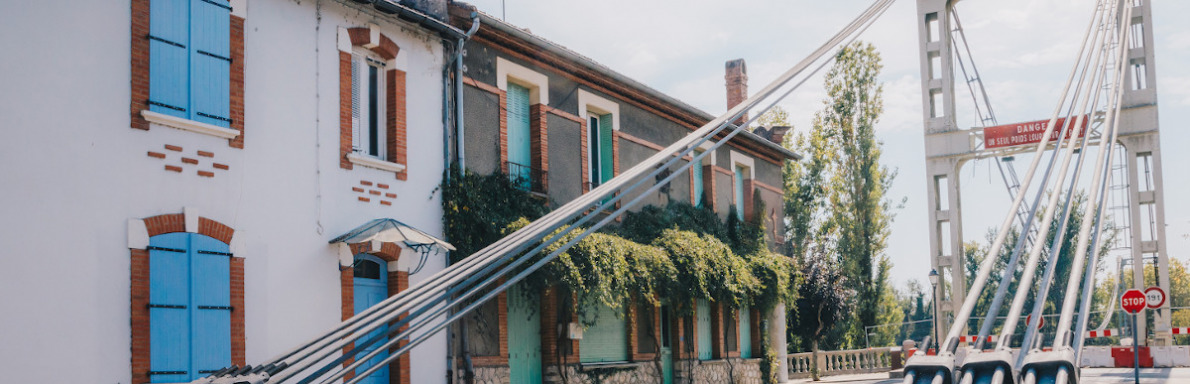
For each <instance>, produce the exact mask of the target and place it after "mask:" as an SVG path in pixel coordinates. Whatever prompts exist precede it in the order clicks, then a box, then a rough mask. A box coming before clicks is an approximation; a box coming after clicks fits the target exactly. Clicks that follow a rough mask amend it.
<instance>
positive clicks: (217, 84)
mask: <svg viewBox="0 0 1190 384" xmlns="http://www.w3.org/2000/svg"><path fill="white" fill-rule="evenodd" d="M227 3H228V1H227V0H209V1H208V0H192V1H191V15H190V36H191V42H192V44H191V51H190V61H191V70H190V91H191V92H190V94H191V95H190V97H191V101H192V102H191V107H192V108H191V109H193V113H191V115H190V119H191V120H194V121H198V122H203V123H207V124H212V125H217V126H220V127H228V126H230V125H231V107H230V105H231V101H230V97H231V77H230V76H231V47H230V43H231V17H230V16H231V7H230V6H228V5H227Z"/></svg>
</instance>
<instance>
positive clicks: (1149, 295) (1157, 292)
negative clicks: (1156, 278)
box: [1145, 287, 1165, 309]
mask: <svg viewBox="0 0 1190 384" xmlns="http://www.w3.org/2000/svg"><path fill="white" fill-rule="evenodd" d="M1145 305H1147V306H1148V307H1149V309H1157V308H1161V306H1162V305H1165V290H1164V289H1161V287H1149V288H1148V289H1145Z"/></svg>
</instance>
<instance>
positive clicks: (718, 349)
mask: <svg viewBox="0 0 1190 384" xmlns="http://www.w3.org/2000/svg"><path fill="white" fill-rule="evenodd" d="M726 346H727V345H726V343H724V340H723V306H721V305H719V303H716V302H711V358H714V359H723V358H726V357H727V348H726Z"/></svg>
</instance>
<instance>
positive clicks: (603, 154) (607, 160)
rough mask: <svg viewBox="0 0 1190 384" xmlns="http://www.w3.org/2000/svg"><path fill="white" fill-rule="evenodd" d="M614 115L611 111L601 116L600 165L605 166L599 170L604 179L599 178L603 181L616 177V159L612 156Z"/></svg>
mask: <svg viewBox="0 0 1190 384" xmlns="http://www.w3.org/2000/svg"><path fill="white" fill-rule="evenodd" d="M614 117H615V116H612V114H610V113H609V114H606V115H603V116H599V167H600V168H603V169H602V170H600V171H599V175H600V176H601V177H602V180H599V181H600V182H601V183H602V182H606V181H608V180H611V179H612V177H615V167H614V164H615V163H614V161H615V160H614V159H613V158H612V149H613V148H612V140H613V132H612V127H613V125H612V119H613V118H614Z"/></svg>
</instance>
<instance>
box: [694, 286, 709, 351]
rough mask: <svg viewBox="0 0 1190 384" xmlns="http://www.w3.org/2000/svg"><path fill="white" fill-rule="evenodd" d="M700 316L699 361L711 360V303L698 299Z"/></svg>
mask: <svg viewBox="0 0 1190 384" xmlns="http://www.w3.org/2000/svg"><path fill="white" fill-rule="evenodd" d="M695 316H698V320H697V321H696V323H697V324H698V359H699V360H710V359H711V345H712V344H711V342H712V340H711V303H710V302H707V301H706V300H705V299H698V305H697V308H696V311H695Z"/></svg>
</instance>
